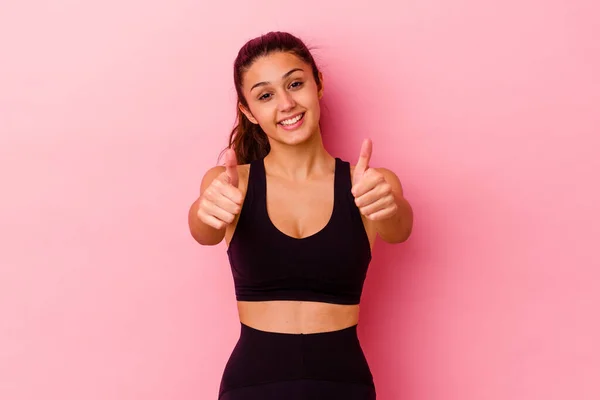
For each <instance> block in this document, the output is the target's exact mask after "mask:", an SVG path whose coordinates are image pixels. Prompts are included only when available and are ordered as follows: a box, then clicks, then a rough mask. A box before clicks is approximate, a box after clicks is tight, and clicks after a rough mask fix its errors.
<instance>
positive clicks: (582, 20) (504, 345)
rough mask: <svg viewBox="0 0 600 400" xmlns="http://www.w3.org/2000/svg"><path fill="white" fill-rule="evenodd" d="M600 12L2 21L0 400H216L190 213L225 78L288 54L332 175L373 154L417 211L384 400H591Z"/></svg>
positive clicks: (200, 7)
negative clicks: (249, 59) (274, 54)
mask: <svg viewBox="0 0 600 400" xmlns="http://www.w3.org/2000/svg"><path fill="white" fill-rule="evenodd" d="M599 12H600V7H599V6H598V5H597V3H596V2H593V1H591V0H589V1H583V0H579V1H548V0H545V1H541V0H519V1H517V0H507V1H489V0H487V1H486V0H484V1H482V0H458V1H452V2H450V1H441V0H421V1H400V2H398V1H387V2H381V1H369V2H359V3H357V4H355V5H352V3H351V2H347V1H341V0H336V1H328V2H323V1H314V0H306V1H304V2H295V3H292V2H289V3H285V2H284V3H281V2H278V1H268V0H260V1H237V2H206V1H192V0H170V1H166V0H162V1H161V0H155V1H150V2H147V1H140V0H119V1H117V0H107V1H95V2H89V1H87V2H76V1H67V0H57V1H53V2H47V1H31V0H20V1H17V0H12V1H11V0H8V1H7V0H4V1H2V2H1V3H0V183H1V190H2V196H1V199H0V399H3V400H39V399H48V400H59V399H60V400H81V399H85V400H108V399H110V400H134V399H135V400H138V399H144V400H164V399H178V400H184V399H189V400H196V399H214V398H216V392H217V387H218V383H219V379H220V375H221V372H222V369H223V367H224V365H225V362H226V359H227V357H228V356H229V353H230V351H231V349H232V347H233V345H234V344H235V341H236V339H237V336H238V333H239V332H238V328H239V325H238V321H237V319H236V318H237V314H236V309H235V301H234V292H233V282H232V279H231V275H230V271H229V266H228V263H227V258H226V255H225V246H224V244H221V245H219V246H215V247H202V246H200V245H198V244H196V243H195V242H194V241H193V239H192V238H191V236H190V235H189V233H188V230H187V229H188V228H187V210H188V206H189V205H190V203H191V202H192V201H193V200H194V198H195V197H196V196H197V194H198V187H199V184H200V180H201V177H202V175H203V173H204V171H206V169H208V168H210V167H211V166H213V165H215V163H216V161H217V156H218V154H219V152H220V151H221V149H222V148H223V147H224V146H225V145H226V140H227V135H228V133H229V132H230V129H231V128H232V126H233V118H234V90H233V86H232V73H231V66H232V62H233V59H234V57H235V55H236V54H237V50H238V49H239V47H240V46H241V45H242V44H243V43H244V42H245V41H246V40H247V39H250V38H252V37H254V36H256V35H259V34H261V33H265V32H267V31H269V30H288V31H291V32H293V33H295V34H297V35H299V36H301V37H302V38H304V39H305V40H306V42H307V43H308V44H309V45H311V46H312V47H315V56H316V58H317V60H318V62H319V63H320V65H321V66H322V68H323V71H324V74H325V83H326V90H325V98H324V108H325V110H324V116H323V118H324V120H323V127H324V135H325V140H326V146H327V147H328V149H329V150H330V151H331V152H332V153H334V154H336V155H339V156H341V157H343V158H345V159H348V160H350V161H352V162H355V161H356V158H357V156H358V151H359V148H360V143H361V141H362V139H363V138H364V137H366V136H370V137H371V138H372V139H373V142H374V153H373V165H374V166H385V167H388V168H391V169H393V170H394V171H396V173H397V174H398V175H399V177H400V178H401V180H402V182H403V185H404V188H405V193H406V196H407V198H408V199H409V200H410V201H411V203H412V205H413V207H414V210H415V229H414V233H413V236H412V237H411V239H410V240H409V241H408V242H406V243H404V244H401V245H397V246H392V245H387V244H385V243H383V242H381V241H379V242H378V243H377V244H376V249H375V255H374V260H373V263H372V268H371V270H370V272H369V276H368V279H367V283H366V287H365V292H364V302H363V307H362V315H361V322H360V330H359V333H360V337H361V340H362V343H363V345H364V348H365V352H366V354H367V357H368V358H369V361H370V362H371V365H372V369H373V373H374V375H375V380H376V384H377V386H378V392H379V398H380V399H382V400H396V399H398V400H399V399H402V400H448V399H461V400H506V399H511V400H533V399H544V400H565V399H577V400H597V399H598V398H600V381H599V380H598V378H599V376H600V344H599V341H598V338H599V337H600V318H599V316H598V315H599V314H598V308H599V305H600V291H599V290H598V283H599V281H600V272H599V271H600V255H599V253H598V249H599V246H598V239H599V237H600V228H599V226H600V225H599V222H600V221H599V205H598V204H599V202H600V191H599V190H598V186H597V185H598V183H597V182H598V175H599V172H600V161H599V158H598V149H599V146H600V138H599V133H600V112H599V104H600V75H599V74H598V71H600V56H599V54H600V45H599V43H600V41H599V40H598V38H599V37H600V32H599V29H598V27H597V24H596V19H597V17H596V16H597V15H598V13H599Z"/></svg>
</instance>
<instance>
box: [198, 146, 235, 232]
mask: <svg viewBox="0 0 600 400" xmlns="http://www.w3.org/2000/svg"><path fill="white" fill-rule="evenodd" d="M238 180H239V179H238V172H237V159H236V156H235V151H233V149H227V151H226V152H225V171H223V172H222V173H220V174H219V175H217V177H216V178H215V179H213V181H212V182H211V183H210V185H209V186H208V187H206V189H205V190H204V191H203V192H202V194H201V195H200V198H199V199H198V218H199V219H200V220H201V221H202V222H204V223H205V224H207V225H209V226H211V227H213V228H215V229H218V230H220V229H223V228H225V227H226V226H227V225H229V224H231V223H232V222H233V221H234V219H235V217H236V215H237V214H239V213H240V211H241V209H242V202H243V200H244V198H243V195H242V192H241V191H240V190H239V189H238Z"/></svg>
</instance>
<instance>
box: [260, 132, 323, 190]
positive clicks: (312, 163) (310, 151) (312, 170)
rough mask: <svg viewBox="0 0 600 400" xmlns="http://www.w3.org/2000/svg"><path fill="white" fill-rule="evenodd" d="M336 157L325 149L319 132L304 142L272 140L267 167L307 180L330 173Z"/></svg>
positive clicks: (282, 174) (280, 174)
mask: <svg viewBox="0 0 600 400" xmlns="http://www.w3.org/2000/svg"><path fill="white" fill-rule="evenodd" d="M334 163H335V161H334V158H333V157H332V156H331V155H330V154H329V153H328V152H327V150H325V147H324V146H323V140H322V138H321V134H320V133H319V132H317V133H315V134H314V135H312V136H311V137H310V138H309V139H308V140H306V141H305V142H303V143H300V144H295V145H288V144H285V143H281V142H275V141H271V151H270V152H269V154H268V155H267V156H266V157H265V168H267V169H268V170H269V173H270V174H274V175H277V176H280V177H282V178H285V179H289V180H305V179H310V178H312V177H315V176H322V175H324V174H329V173H331V171H332V170H333V168H334Z"/></svg>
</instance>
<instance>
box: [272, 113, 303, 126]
mask: <svg viewBox="0 0 600 400" xmlns="http://www.w3.org/2000/svg"><path fill="white" fill-rule="evenodd" d="M298 116H301V117H300V119H299V120H301V119H302V118H303V117H304V113H303V112H301V113H298V114H294V115H292V116H291V117H288V118H285V119H282V120H281V121H279V122H277V123H278V124H280V125H283V126H286V125H285V124H284V123H283V122H284V121H293V120H294V119H295V118H296V117H298ZM297 122H298V121H296V122H294V123H297ZM290 125H293V124H290Z"/></svg>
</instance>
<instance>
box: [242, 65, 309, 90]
mask: <svg viewBox="0 0 600 400" xmlns="http://www.w3.org/2000/svg"><path fill="white" fill-rule="evenodd" d="M296 71H302V72H304V70H303V69H302V68H294V69H292V70H290V71H288V72H286V73H285V74H284V75H283V76H282V77H281V79H285V78H287V77H288V76H290V75H291V74H293V73H294V72H296ZM270 83H271V82H258V83H257V84H255V85H254V86H252V87H251V88H250V91H252V90H254V88H256V87H258V86H265V85H268V84H270Z"/></svg>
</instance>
